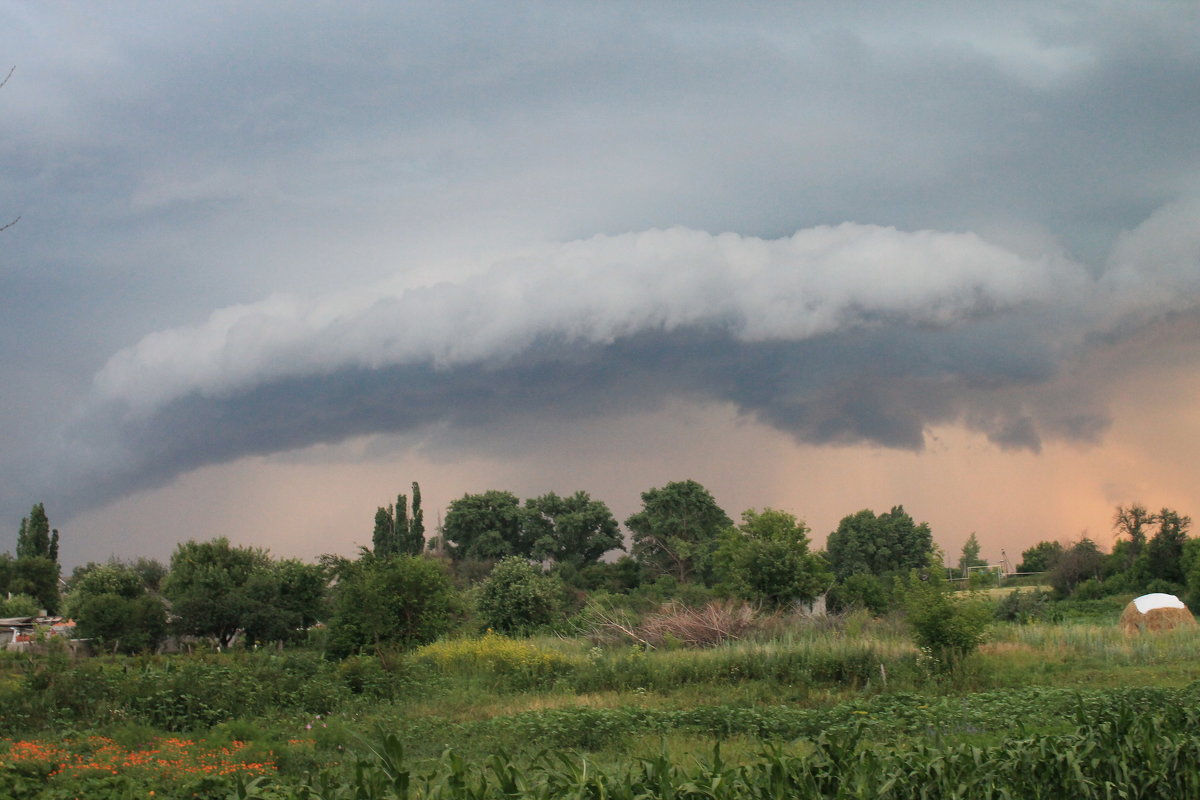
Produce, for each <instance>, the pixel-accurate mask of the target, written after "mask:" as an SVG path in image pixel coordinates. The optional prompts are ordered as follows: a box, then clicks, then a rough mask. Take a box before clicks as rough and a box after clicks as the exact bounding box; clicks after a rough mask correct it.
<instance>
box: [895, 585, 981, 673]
mask: <svg viewBox="0 0 1200 800" xmlns="http://www.w3.org/2000/svg"><path fill="white" fill-rule="evenodd" d="M903 590H904V610H905V614H906V617H907V620H908V624H909V627H911V628H912V631H913V639H914V640H915V641H916V643H917V646H918V647H920V648H921V649H922V650H923V651H925V652H926V653H927V654H928V656H929V657H930V658H931V660H932V663H931V666H932V667H933V668H934V669H935V670H936V671H945V670H950V669H953V668H955V667H956V666H958V665H959V664H961V663H962V660H963V659H964V658H966V657H967V656H968V655H970V654H971V653H973V652H974V651H975V650H976V649H977V648H978V647H979V645H980V644H982V643H983V640H984V638H985V636H986V634H987V624H988V622H989V621H990V620H991V617H992V614H991V612H990V611H989V610H988V607H987V605H986V604H985V603H983V602H982V601H981V600H979V599H978V598H976V597H974V596H971V595H967V596H963V595H961V594H953V593H951V592H950V590H949V588H948V587H947V586H946V581H945V579H944V578H942V577H941V575H940V574H939V573H938V571H937V570H933V571H932V574H919V573H918V572H917V571H916V570H913V571H912V572H911V573H910V574H909V577H908V580H907V582H906V583H905V584H904V586H903Z"/></svg>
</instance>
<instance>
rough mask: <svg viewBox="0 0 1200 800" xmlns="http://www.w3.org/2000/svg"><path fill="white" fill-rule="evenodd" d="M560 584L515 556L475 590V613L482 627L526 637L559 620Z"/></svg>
mask: <svg viewBox="0 0 1200 800" xmlns="http://www.w3.org/2000/svg"><path fill="white" fill-rule="evenodd" d="M561 596H562V591H561V584H560V582H559V580H558V579H557V578H553V577H550V576H548V575H543V574H542V572H541V571H540V570H539V569H538V568H537V567H535V566H533V565H532V564H530V563H529V562H528V561H526V560H525V559H523V558H521V557H519V556H509V557H508V558H504V559H502V560H501V561H500V563H498V564H497V565H496V568H495V569H493V570H492V574H490V575H488V577H487V580H485V581H484V582H483V584H482V585H481V586H480V587H479V594H478V596H477V599H476V609H477V610H478V612H479V618H480V622H481V623H482V625H484V626H485V627H487V628H489V629H491V630H494V631H499V632H500V633H516V634H529V633H532V632H533V631H536V630H537V629H538V628H542V627H545V626H547V625H550V624H551V623H552V622H554V621H555V620H557V619H558V618H559V616H560V608H561Z"/></svg>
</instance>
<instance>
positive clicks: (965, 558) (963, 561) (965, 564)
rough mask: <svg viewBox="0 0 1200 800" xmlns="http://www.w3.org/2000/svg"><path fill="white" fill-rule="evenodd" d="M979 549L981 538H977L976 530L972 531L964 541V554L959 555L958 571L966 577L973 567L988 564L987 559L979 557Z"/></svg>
mask: <svg viewBox="0 0 1200 800" xmlns="http://www.w3.org/2000/svg"><path fill="white" fill-rule="evenodd" d="M979 550H980V547H979V540H978V539H977V538H975V531H971V535H970V536H968V537H967V541H966V542H964V543H963V549H962V555H960V556H959V557H958V572H959V574H960V575H962V576H963V577H964V578H966V577H968V575H969V574H970V570H971V567H986V566H987V561H985V560H984V559H982V558H980V557H979Z"/></svg>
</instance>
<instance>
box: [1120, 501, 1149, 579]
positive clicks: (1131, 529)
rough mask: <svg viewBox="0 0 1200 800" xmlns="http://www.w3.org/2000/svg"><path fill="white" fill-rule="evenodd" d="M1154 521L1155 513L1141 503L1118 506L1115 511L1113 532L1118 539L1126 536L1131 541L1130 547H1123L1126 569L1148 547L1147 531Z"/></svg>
mask: <svg viewBox="0 0 1200 800" xmlns="http://www.w3.org/2000/svg"><path fill="white" fill-rule="evenodd" d="M1154 522H1155V518H1154V515H1153V514H1151V513H1150V512H1149V511H1148V510H1146V507H1145V506H1144V505H1142V504H1141V503H1130V504H1129V505H1128V506H1117V510H1116V511H1114V512H1113V532H1114V533H1115V534H1116V537H1117V538H1118V539H1121V538H1122V537H1124V538H1125V540H1126V541H1128V543H1129V544H1128V547H1125V548H1122V555H1123V556H1124V557H1125V564H1124V569H1126V570H1128V569H1129V568H1130V567H1132V566H1133V562H1134V561H1136V560H1137V558H1138V556H1140V555H1141V554H1142V551H1143V549H1144V548H1145V547H1146V541H1147V533H1146V531H1147V529H1148V528H1149V527H1150V526H1151V525H1153V524H1154Z"/></svg>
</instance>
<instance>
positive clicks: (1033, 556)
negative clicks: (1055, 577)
mask: <svg viewBox="0 0 1200 800" xmlns="http://www.w3.org/2000/svg"><path fill="white" fill-rule="evenodd" d="M1062 552H1063V546H1062V545H1061V544H1059V543H1058V542H1038V543H1037V544H1035V545H1034V546H1033V547H1031V548H1029V549H1028V550H1025V551H1024V552H1022V553H1021V563H1020V564H1018V565H1017V572H1048V571H1049V570H1051V569H1053V568H1054V564H1055V562H1056V561H1058V557H1059V556H1061V555H1062Z"/></svg>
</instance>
